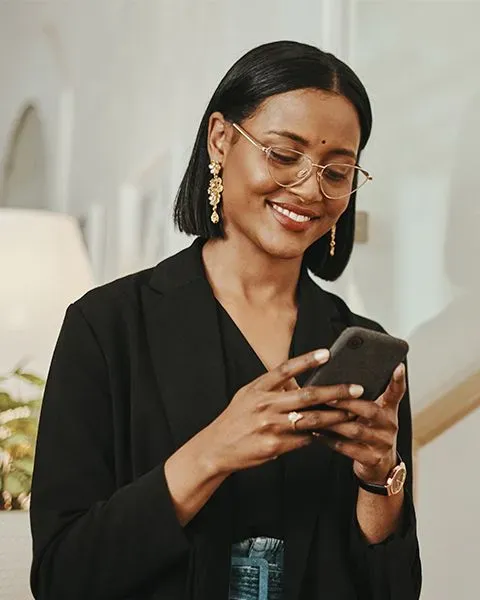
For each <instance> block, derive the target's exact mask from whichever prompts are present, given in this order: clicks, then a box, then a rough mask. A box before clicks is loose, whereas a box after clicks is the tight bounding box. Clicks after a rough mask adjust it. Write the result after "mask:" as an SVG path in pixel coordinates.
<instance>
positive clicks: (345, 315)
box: [312, 280, 386, 333]
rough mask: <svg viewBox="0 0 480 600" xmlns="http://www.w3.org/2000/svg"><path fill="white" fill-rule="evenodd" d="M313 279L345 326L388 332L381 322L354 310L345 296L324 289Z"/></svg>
mask: <svg viewBox="0 0 480 600" xmlns="http://www.w3.org/2000/svg"><path fill="white" fill-rule="evenodd" d="M312 281H313V283H314V284H315V285H316V287H317V288H318V289H319V290H320V292H321V293H322V294H323V295H324V297H325V298H326V300H327V302H328V303H329V304H331V306H332V307H334V310H335V312H336V315H337V319H338V320H339V321H341V322H342V323H343V324H344V325H345V326H354V327H364V328H365V329H372V330H374V331H381V332H383V333H386V331H385V329H384V328H383V327H382V325H380V323H378V322H377V321H375V320H373V319H370V318H369V317H366V316H364V315H359V314H357V313H355V312H353V311H352V310H351V309H350V307H349V306H348V304H347V303H346V302H345V300H343V298H341V297H340V296H338V295H337V294H334V293H333V292H329V291H326V290H324V289H323V288H322V287H321V286H320V285H319V283H318V282H317V281H314V280H312Z"/></svg>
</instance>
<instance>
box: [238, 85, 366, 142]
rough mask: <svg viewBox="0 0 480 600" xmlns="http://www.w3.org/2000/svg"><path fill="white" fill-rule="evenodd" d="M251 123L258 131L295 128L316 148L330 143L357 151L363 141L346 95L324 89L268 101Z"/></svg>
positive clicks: (351, 105)
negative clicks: (323, 143)
mask: <svg viewBox="0 0 480 600" xmlns="http://www.w3.org/2000/svg"><path fill="white" fill-rule="evenodd" d="M249 123H251V124H252V125H253V126H255V128H256V130H258V132H260V131H262V132H266V131H270V130H277V131H282V130H288V131H292V132H294V133H296V134H298V135H300V136H302V137H304V138H305V139H306V140H308V142H309V146H312V147H315V146H317V145H320V144H322V141H323V140H326V141H327V143H328V144H329V145H335V146H342V147H346V148H349V149H352V150H354V151H355V152H356V151H357V149H358V146H359V143H360V121H359V118H358V114H357V111H356V109H355V107H354V106H353V104H352V103H351V102H350V101H349V100H347V99H346V98H345V97H344V96H341V95H339V94H335V93H332V92H324V91H321V90H310V89H307V90H294V91H291V92H286V93H284V94H278V95H276V96H272V97H271V98H268V99H267V100H265V102H264V103H263V104H262V105H261V106H260V107H259V109H258V110H257V111H256V113H255V114H254V116H253V117H252V118H251V119H249Z"/></svg>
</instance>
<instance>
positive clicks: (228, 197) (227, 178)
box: [223, 155, 278, 204]
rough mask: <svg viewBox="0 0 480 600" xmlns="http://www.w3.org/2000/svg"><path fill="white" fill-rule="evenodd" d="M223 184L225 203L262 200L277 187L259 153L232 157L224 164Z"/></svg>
mask: <svg viewBox="0 0 480 600" xmlns="http://www.w3.org/2000/svg"><path fill="white" fill-rule="evenodd" d="M223 185H224V199H225V203H226V204H230V201H232V202H235V203H236V204H237V203H238V202H241V203H252V202H255V201H258V200H262V201H263V200H264V199H265V197H266V196H268V195H269V194H272V193H273V192H274V191H276V190H277V189H278V185H277V184H276V183H275V182H274V181H273V180H272V178H271V176H270V173H269V172H268V168H267V164H266V161H265V159H263V160H262V156H261V155H260V156H253V157H252V156H240V155H239V156H235V157H234V158H233V157H232V159H231V160H229V161H228V164H227V165H226V166H225V170H224V175H223Z"/></svg>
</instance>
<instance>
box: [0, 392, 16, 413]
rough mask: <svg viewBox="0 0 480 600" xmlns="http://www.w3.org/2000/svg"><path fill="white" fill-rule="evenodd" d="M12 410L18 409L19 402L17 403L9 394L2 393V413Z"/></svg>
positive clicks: (0, 404) (0, 396)
mask: <svg viewBox="0 0 480 600" xmlns="http://www.w3.org/2000/svg"><path fill="white" fill-rule="evenodd" d="M11 408H18V402H15V400H14V399H13V398H12V397H11V396H10V394H7V392H0V412H3V411H4V410H10V409H11Z"/></svg>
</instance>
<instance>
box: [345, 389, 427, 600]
mask: <svg viewBox="0 0 480 600" xmlns="http://www.w3.org/2000/svg"><path fill="white" fill-rule="evenodd" d="M397 446H398V452H399V454H400V456H401V457H402V459H403V461H404V462H405V464H406V466H407V473H408V475H407V481H406V484H405V504H404V512H403V515H404V516H403V523H402V525H401V527H400V530H399V531H397V532H396V533H395V534H393V535H392V536H390V537H389V538H387V540H385V541H384V542H382V543H380V544H368V542H367V541H366V540H365V538H364V536H363V534H362V533H361V530H360V526H359V524H358V521H357V519H356V508H355V509H354V511H353V517H352V525H351V538H350V548H351V556H352V560H353V566H354V572H355V574H356V581H357V585H358V589H359V598H360V599H361V600H386V599H387V598H388V599H389V600H418V598H419V597H420V589H421V580H422V575H421V564H420V555H419V547H418V540H417V533H416V519H415V509H414V505H413V500H412V419H411V411H410V398H409V393H408V390H407V392H406V394H405V396H404V397H403V399H402V401H401V402H400V407H399V429H398V439H397ZM357 489H358V488H357Z"/></svg>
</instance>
